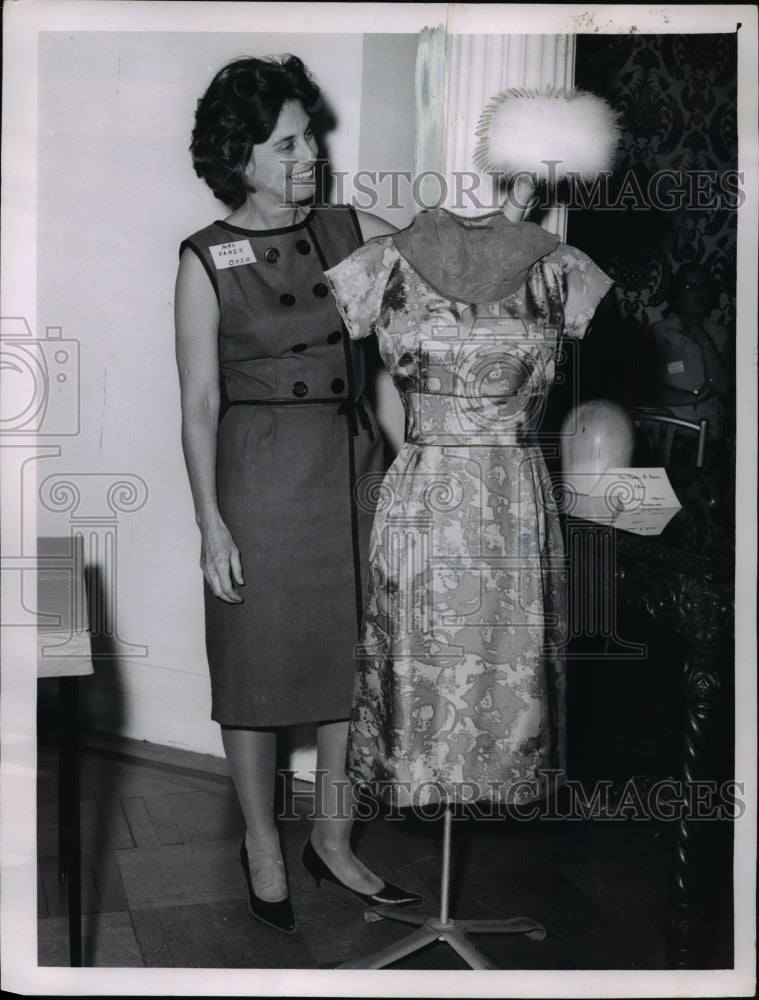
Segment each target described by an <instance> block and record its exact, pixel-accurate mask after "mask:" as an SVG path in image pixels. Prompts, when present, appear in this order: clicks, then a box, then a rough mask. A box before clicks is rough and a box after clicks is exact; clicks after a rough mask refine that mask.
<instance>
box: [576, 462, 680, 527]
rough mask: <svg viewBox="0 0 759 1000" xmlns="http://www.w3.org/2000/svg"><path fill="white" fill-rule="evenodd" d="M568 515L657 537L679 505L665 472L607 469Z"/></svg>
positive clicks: (579, 497) (650, 469)
mask: <svg viewBox="0 0 759 1000" xmlns="http://www.w3.org/2000/svg"><path fill="white" fill-rule="evenodd" d="M575 500H576V503H575V505H574V506H573V507H572V513H573V514H575V515H576V516H577V517H582V518H585V519H586V520H588V521H596V522H597V523H598V524H610V525H613V526H614V527H615V528H618V529H621V530H623V531H631V532H633V533H634V534H636V535H660V534H661V533H662V531H664V529H665V528H666V526H667V525H668V524H669V522H670V521H671V520H672V518H673V517H674V516H675V514H676V513H677V512H678V511H679V510H680V508H681V506H682V504H681V503H680V501H679V500H678V499H677V495H676V494H675V491H674V490H673V489H672V484H671V483H670V481H669V477H668V476H667V472H666V470H665V469H657V468H641V469H635V468H629V469H628V468H624V469H622V468H620V469H607V470H606V472H604V473H603V475H602V476H600V477H599V478H598V480H597V482H596V483H595V485H594V486H593V487H592V489H591V490H590V492H589V493H587V494H577V495H576V497H575Z"/></svg>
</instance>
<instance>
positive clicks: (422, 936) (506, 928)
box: [338, 906, 546, 969]
mask: <svg viewBox="0 0 759 1000" xmlns="http://www.w3.org/2000/svg"><path fill="white" fill-rule="evenodd" d="M364 916H365V918H366V920H367V921H368V922H369V923H373V922H375V921H377V920H385V919H386V920H397V921H399V922H400V923H403V924H411V925H412V926H415V927H417V928H418V929H417V930H415V931H414V932H413V933H412V934H409V935H408V937H405V938H402V939H401V940H400V941H396V942H395V943H394V944H391V945H388V946H387V947H386V948H382V949H381V950H380V951H377V952H375V953H374V954H373V955H367V956H366V957H365V958H357V959H354V960H352V961H350V962H345V963H344V964H343V965H340V966H338V968H340V969H384V968H385V967H386V966H388V965H390V964H391V963H392V962H397V961H399V960H400V959H401V958H405V956H406V955H411V954H413V953H414V952H416V951H419V950H420V949H422V948H424V947H426V946H427V945H428V944H432V942H433V941H445V942H446V943H447V944H449V945H450V946H451V948H453V950H454V951H455V952H456V953H457V954H458V955H460V956H461V958H463V959H464V961H465V962H466V963H467V965H468V966H469V968H470V969H497V968H498V966H497V965H494V964H493V962H491V961H490V959H489V958H487V956H486V955H483V953H482V952H481V951H480V950H479V948H477V946H476V945H475V944H474V942H473V941H472V940H471V939H470V937H469V936H468V935H469V934H526V935H527V937H528V938H530V939H531V940H533V941H542V940H543V939H544V938H545V936H546V932H545V928H544V927H542V926H541V925H540V924H538V923H536V922H535V921H534V920H531V919H530V918H529V917H511V918H510V919H507V920H445V921H442V920H440V919H439V918H438V917H424V916H422V915H421V914H414V913H408V912H406V911H405V910H402V909H398V908H397V907H394V906H377V907H374V908H373V909H371V910H367V911H366V913H365V914H364Z"/></svg>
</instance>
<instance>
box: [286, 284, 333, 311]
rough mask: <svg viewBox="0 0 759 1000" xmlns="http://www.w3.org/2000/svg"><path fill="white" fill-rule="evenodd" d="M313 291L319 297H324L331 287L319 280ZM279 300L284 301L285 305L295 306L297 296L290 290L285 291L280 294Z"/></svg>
mask: <svg viewBox="0 0 759 1000" xmlns="http://www.w3.org/2000/svg"><path fill="white" fill-rule="evenodd" d="M311 291H312V292H313V293H314V295H315V296H316V297H317V299H323V298H324V297H325V296H326V295H329V288H327V286H326V285H325V284H323V283H322V282H321V281H320V282H318V283H317V284H316V285H314V287H313V288H312V289H311ZM279 301H280V302H281V303H282V305H283V306H294V305H295V296H294V295H291V294H290V292H283V293H282V295H280V297H279Z"/></svg>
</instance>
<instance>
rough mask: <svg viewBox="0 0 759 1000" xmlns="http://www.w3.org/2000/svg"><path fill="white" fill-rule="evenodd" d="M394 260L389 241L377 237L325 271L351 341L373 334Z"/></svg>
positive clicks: (393, 252) (394, 253) (395, 255)
mask: <svg viewBox="0 0 759 1000" xmlns="http://www.w3.org/2000/svg"><path fill="white" fill-rule="evenodd" d="M396 257H397V251H396V250H395V248H394V245H393V243H392V238H391V237H390V236H377V237H375V238H374V239H372V240H369V241H368V242H367V243H364V244H363V246H360V247H359V248H358V249H357V250H354V251H353V253H352V254H350V255H349V256H348V257H346V258H345V259H344V260H342V261H340V263H339V264H337V265H335V267H333V268H330V270H329V271H325V272H324V273H325V275H326V277H327V281H328V282H329V284H330V286H331V288H332V291H333V293H334V296H335V300H336V302H337V308H338V310H339V312H340V315H341V316H342V318H343V322H344V323H345V326H346V327H347V329H348V333H349V334H350V336H351V339H353V340H360V339H361V338H362V337H367V336H368V335H369V334H370V333H372V332H373V331H374V324H375V322H376V320H377V318H378V316H379V312H380V307H381V305H382V295H383V292H384V290H385V285H386V284H387V279H388V277H389V275H390V270H391V268H392V264H393V261H394V260H395V258H396Z"/></svg>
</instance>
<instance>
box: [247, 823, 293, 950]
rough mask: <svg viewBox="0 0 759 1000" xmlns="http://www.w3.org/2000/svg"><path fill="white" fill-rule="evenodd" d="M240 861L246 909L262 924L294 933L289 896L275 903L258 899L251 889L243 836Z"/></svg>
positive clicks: (287, 932) (291, 905)
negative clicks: (246, 903) (246, 898)
mask: <svg viewBox="0 0 759 1000" xmlns="http://www.w3.org/2000/svg"><path fill="white" fill-rule="evenodd" d="M240 863H241V864H242V873H243V875H244V876H245V888H246V889H247V890H248V909H249V910H250V912H251V913H252V914H253V916H254V917H256V918H257V919H258V920H260V921H261V922H262V923H264V924H268V925H269V927H273V928H274V929H275V930H277V931H283V932H284V933H285V934H294V933H295V932H296V930H297V929H298V928H297V924H296V921H295V909H294V907H293V904H292V900H291V899H290V897H289V896H285V898H284V899H278V900H277V902H276V903H270V902H269V901H268V900H266V899H260V898H259V897H258V896H257V895H256V894H255V891H254V890H253V883H252V882H251V880H250V864H249V861H248V848H247V847H246V846H245V838H244V837H243V839H242V844H241V845H240Z"/></svg>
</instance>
